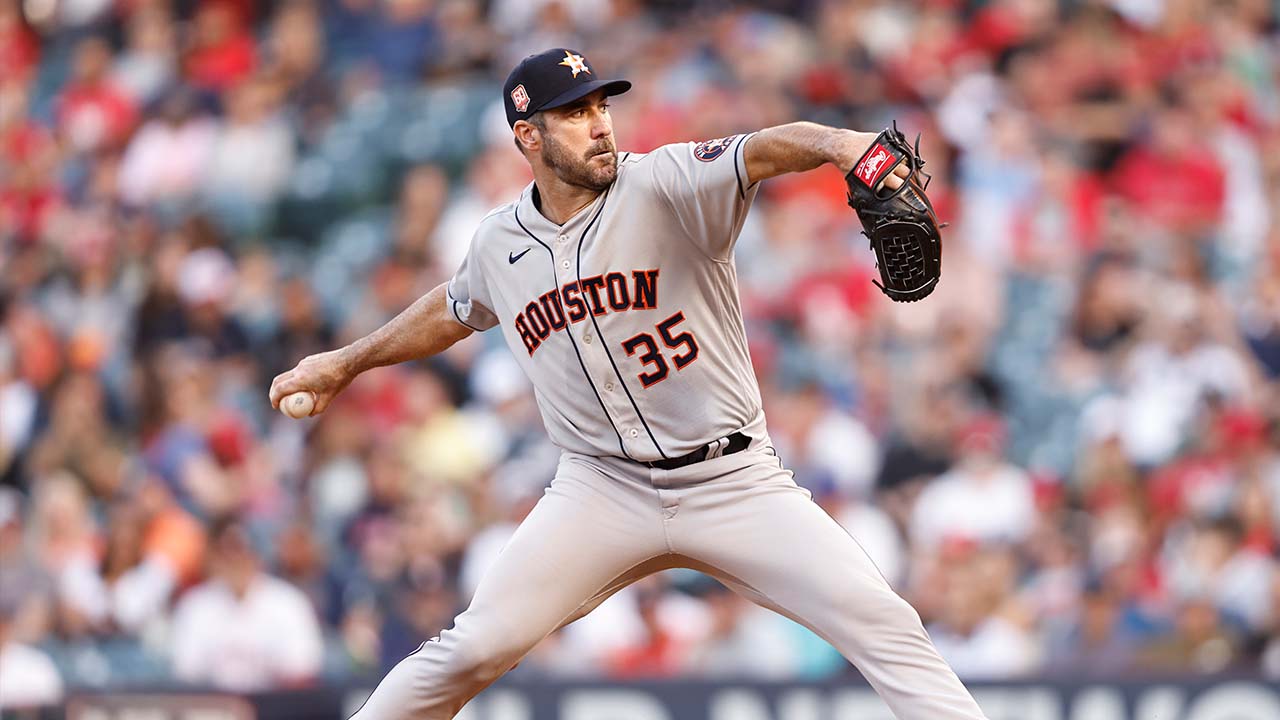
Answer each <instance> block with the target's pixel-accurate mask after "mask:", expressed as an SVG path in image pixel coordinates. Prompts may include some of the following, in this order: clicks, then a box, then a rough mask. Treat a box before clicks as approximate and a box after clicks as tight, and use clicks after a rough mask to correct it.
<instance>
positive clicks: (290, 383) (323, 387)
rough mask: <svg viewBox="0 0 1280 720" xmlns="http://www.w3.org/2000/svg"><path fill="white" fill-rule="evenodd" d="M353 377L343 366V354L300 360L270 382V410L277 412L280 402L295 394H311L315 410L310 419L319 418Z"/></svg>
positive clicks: (322, 355)
mask: <svg viewBox="0 0 1280 720" xmlns="http://www.w3.org/2000/svg"><path fill="white" fill-rule="evenodd" d="M355 377H356V373H355V372H354V371H353V370H352V369H351V367H350V364H349V363H348V362H347V359H346V356H345V355H344V354H343V350H341V349H340V350H330V351H329V352H324V353H320V354H318V355H308V356H307V357H304V358H302V360H301V362H299V363H298V364H297V366H296V367H294V368H293V369H292V370H290V371H288V372H284V373H280V374H279V375H277V376H276V378H275V380H272V381H271V391H270V392H269V393H268V395H269V397H270V398H271V407H273V408H275V409H277V410H279V409H280V401H281V400H283V399H284V398H286V397H288V396H289V395H292V394H293V393H296V392H307V391H310V392H313V393H315V396H316V406H315V408H314V409H313V410H312V411H311V414H312V415H319V414H320V413H322V412H324V411H325V408H327V407H329V403H330V402H333V399H334V398H335V397H337V395H338V393H340V392H342V391H343V389H345V388H346V387H347V386H348V385H350V384H351V381H352V380H354V379H355Z"/></svg>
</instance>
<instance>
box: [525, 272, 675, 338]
mask: <svg viewBox="0 0 1280 720" xmlns="http://www.w3.org/2000/svg"><path fill="white" fill-rule="evenodd" d="M657 307H658V271H657V269H653V270H632V271H631V276H630V277H628V276H627V275H626V274H624V273H621V272H610V273H604V274H603V275H593V276H591V277H585V278H582V280H581V282H579V281H577V280H575V281H573V282H571V283H566V284H565V285H562V286H561V287H559V288H556V289H553V290H548V291H547V292H545V293H543V294H542V295H540V296H538V297H537V298H536V299H534V300H532V301H530V302H529V303H528V304H527V305H525V306H524V310H523V311H521V312H520V313H519V314H517V315H516V319H515V329H516V332H518V333H519V334H520V339H521V340H523V341H524V347H525V349H526V350H528V351H529V355H530V356H532V355H533V353H534V352H535V351H536V350H537V349H538V347H539V346H541V345H542V342H543V341H544V340H546V339H547V338H548V337H551V333H553V332H558V331H560V330H564V329H565V328H566V327H568V325H569V323H577V322H582V321H583V320H585V319H586V318H587V314H588V313H590V314H591V315H604V314H605V313H610V312H625V311H627V310H654V309H656V308H657Z"/></svg>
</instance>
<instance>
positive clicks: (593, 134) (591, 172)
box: [542, 90, 618, 192]
mask: <svg viewBox="0 0 1280 720" xmlns="http://www.w3.org/2000/svg"><path fill="white" fill-rule="evenodd" d="M542 162H543V164H545V165H546V166H547V167H548V168H550V169H552V170H553V171H555V173H556V176H557V177H559V178H560V179H561V180H563V181H564V182H566V183H568V184H570V185H577V186H578V187H584V188H588V189H591V190H595V191H596V192H600V191H602V190H604V189H605V188H607V187H609V186H610V185H612V184H613V181H614V180H615V179H617V177H618V153H617V147H616V146H615V145H614V142H613V120H612V119H610V117H609V103H608V98H607V97H606V96H605V94H604V91H603V90H597V91H596V92H593V93H591V94H590V95H588V96H586V97H585V98H583V99H582V100H579V101H578V102H576V103H573V104H572V105H566V106H564V107H560V108H555V109H554V110H549V111H547V129H546V131H545V132H543V133H542Z"/></svg>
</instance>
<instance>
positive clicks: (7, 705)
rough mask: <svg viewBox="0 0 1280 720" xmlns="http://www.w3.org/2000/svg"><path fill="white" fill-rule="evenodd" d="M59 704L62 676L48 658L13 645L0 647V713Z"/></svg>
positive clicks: (24, 646)
mask: <svg viewBox="0 0 1280 720" xmlns="http://www.w3.org/2000/svg"><path fill="white" fill-rule="evenodd" d="M60 702H62V677H61V676H59V675H58V668H56V667H55V666H54V664H53V661H52V660H50V659H49V656H47V655H45V654H44V653H42V652H40V651H39V650H37V649H35V648H33V647H27V646H26V645H21V644H18V643H15V642H11V643H6V644H5V645H3V646H0V710H5V709H12V708H27V707H36V706H39V705H55V704H57V703H60Z"/></svg>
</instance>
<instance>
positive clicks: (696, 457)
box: [645, 432, 751, 470]
mask: <svg viewBox="0 0 1280 720" xmlns="http://www.w3.org/2000/svg"><path fill="white" fill-rule="evenodd" d="M724 439H725V440H727V441H728V443H727V444H725V445H724V451H723V452H721V453H719V454H718V455H717V457H719V455H732V454H734V453H736V452H742V451H743V450H746V449H747V446H748V445H750V444H751V438H749V437H747V436H746V435H743V434H742V433H740V432H736V433H734V434H732V435H730V436H728V437H726V438H724ZM719 444H720V441H719V440H717V441H716V442H714V443H708V444H706V445H703V446H702V447H700V448H698V449H697V450H694V451H693V452H691V453H689V454H688V455H681V456H680V457H674V458H667V459H665V460H654V461H653V462H647V463H645V465H648V466H649V467H651V468H657V469H659V470H675V469H676V468H682V467H684V466H686V465H692V464H694V463H700V462H702V461H703V460H706V459H707V455H708V454H709V453H710V452H711V448H712V446H714V445H719Z"/></svg>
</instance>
